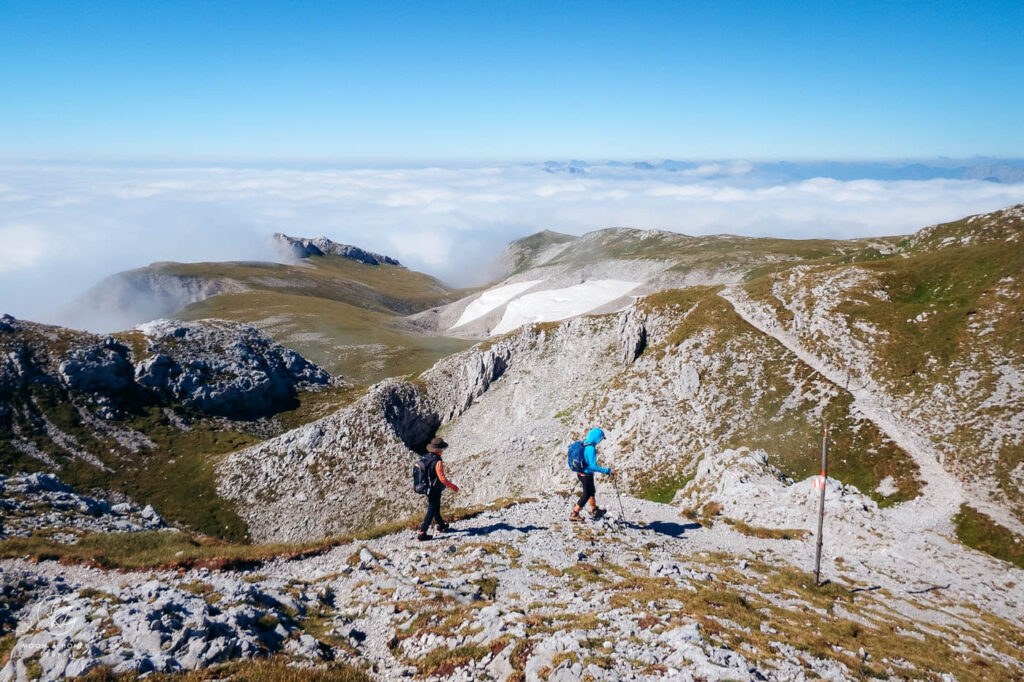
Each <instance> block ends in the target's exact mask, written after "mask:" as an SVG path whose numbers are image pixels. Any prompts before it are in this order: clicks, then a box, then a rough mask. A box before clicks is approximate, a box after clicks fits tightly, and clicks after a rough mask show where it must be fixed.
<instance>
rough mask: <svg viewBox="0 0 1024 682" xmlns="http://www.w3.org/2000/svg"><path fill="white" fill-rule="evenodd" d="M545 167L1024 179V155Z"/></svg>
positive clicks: (780, 176)
mask: <svg viewBox="0 0 1024 682" xmlns="http://www.w3.org/2000/svg"><path fill="white" fill-rule="evenodd" d="M541 168H543V169H544V170H545V171H547V172H549V173H573V174H580V175H583V174H586V175H595V176H598V175H601V174H611V173H614V174H621V173H622V172H639V173H657V172H663V173H671V174H691V175H694V176H696V177H700V178H704V179H714V178H726V177H728V178H743V177H746V178H750V179H757V180H759V181H762V182H772V183H786V182H796V181H800V180H809V179H812V178H832V179H834V180H842V181H849V180H887V181H895V180H937V179H947V180H984V181H986V182H1003V183H1018V182H1024V160H1018V159H1011V160H1004V159H999V160H978V161H977V162H950V163H942V162H907V163H896V162H884V161H878V162H871V161H864V162H859V161H821V162H811V161H809V162H804V163H802V162H795V161H769V162H750V163H748V162H720V161H716V162H707V163H701V162H694V161H673V160H671V159H664V160H661V161H653V162H648V161H634V162H622V161H607V162H603V163H588V162H586V161H579V160H573V161H547V162H545V163H543V164H541Z"/></svg>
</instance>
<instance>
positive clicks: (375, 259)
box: [274, 232, 401, 265]
mask: <svg viewBox="0 0 1024 682" xmlns="http://www.w3.org/2000/svg"><path fill="white" fill-rule="evenodd" d="M274 243H275V244H276V245H277V246H278V249H279V250H280V251H281V252H282V253H283V254H285V255H287V256H289V257H290V258H292V259H299V260H301V259H303V258H309V257H310V256H341V257H342V258H351V259H352V260H354V261H359V262H360V263H365V264H366V265H401V263H399V262H398V261H397V260H395V259H394V258H391V257H390V256H382V255H381V254H379V253H372V252H370V251H365V250H363V249H361V248H359V247H358V246H351V245H349V244H339V243H337V242H332V241H331V240H330V239H328V238H327V237H316V238H315V239H306V238H303V237H289V236H288V235H286V234H281V233H280V232H276V233H274Z"/></svg>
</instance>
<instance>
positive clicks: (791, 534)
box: [723, 518, 811, 540]
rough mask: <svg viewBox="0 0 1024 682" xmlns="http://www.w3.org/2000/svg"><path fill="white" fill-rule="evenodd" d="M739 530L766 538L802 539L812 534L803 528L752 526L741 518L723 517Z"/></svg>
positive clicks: (753, 536)
mask: <svg viewBox="0 0 1024 682" xmlns="http://www.w3.org/2000/svg"><path fill="white" fill-rule="evenodd" d="M723 520H724V521H725V522H726V523H728V524H729V525H730V526H732V527H733V528H735V529H736V530H737V531H739V532H740V533H742V534H743V535H746V536H748V537H752V538H763V539H766V540H802V539H803V538H805V537H807V536H808V535H810V534H811V531H809V530H804V529H802V528H765V527H763V526H751V525H750V524H748V523H746V522H745V521H741V520H739V519H729V518H725V519H723Z"/></svg>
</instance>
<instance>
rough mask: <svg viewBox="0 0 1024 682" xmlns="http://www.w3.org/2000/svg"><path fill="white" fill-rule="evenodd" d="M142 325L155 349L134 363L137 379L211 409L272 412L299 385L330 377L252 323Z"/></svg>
mask: <svg viewBox="0 0 1024 682" xmlns="http://www.w3.org/2000/svg"><path fill="white" fill-rule="evenodd" d="M139 330H140V331H141V332H142V333H143V334H144V335H145V337H146V339H147V341H148V342H149V347H148V348H147V350H146V352H147V353H150V355H149V356H148V357H146V358H145V359H143V360H141V361H139V362H138V363H137V364H136V365H135V380H136V382H138V384H139V385H140V386H142V387H144V388H147V389H149V390H151V391H154V392H155V393H157V394H159V395H161V396H163V397H164V398H166V399H169V400H173V401H175V402H180V403H182V404H184V405H187V406H189V407H192V408H194V409H197V410H199V411H201V412H205V413H207V414H214V415H224V416H243V417H244V416H251V415H260V414H267V413H270V412H273V411H275V410H277V409H280V408H281V407H283V406H284V404H285V403H286V402H287V401H288V400H289V399H293V398H294V397H295V393H296V391H297V390H300V389H306V388H310V387H312V386H324V385H326V384H328V383H329V382H330V376H329V375H328V374H327V372H325V371H323V370H322V369H320V368H319V367H317V366H316V365H314V364H313V363H311V362H309V361H307V360H306V359H305V358H303V357H302V356H301V355H299V354H298V353H296V352H295V351H293V350H291V349H288V348H285V347H284V346H282V345H280V344H278V343H275V342H273V341H271V340H270V339H269V338H268V337H267V336H265V335H264V334H263V333H261V332H260V331H258V330H256V329H254V328H253V327H249V326H247V325H243V324H238V323H234V322H227V321H223V320H205V321H202V322H178V321H173V320H157V321H155V322H150V323H147V324H145V325H141V326H140V327H139Z"/></svg>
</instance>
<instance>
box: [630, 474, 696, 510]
mask: <svg viewBox="0 0 1024 682" xmlns="http://www.w3.org/2000/svg"><path fill="white" fill-rule="evenodd" d="M660 473H661V472H658V471H654V472H650V471H648V472H642V473H641V474H638V476H637V478H636V480H635V481H634V483H633V488H634V493H633V494H635V495H637V496H638V497H642V498H644V499H645V500H650V501H651V502H660V503H661V504H669V503H670V502H671V501H672V498H673V497H675V496H676V492H678V491H679V490H682V489H683V488H685V487H686V484H687V483H689V482H690V481H692V480H693V477H694V476H695V475H696V472H693V471H691V472H690V473H683V472H681V471H680V472H677V473H675V474H672V475H668V476H661V477H654V476H658V475H659V474H660ZM651 477H654V478H651Z"/></svg>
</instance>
